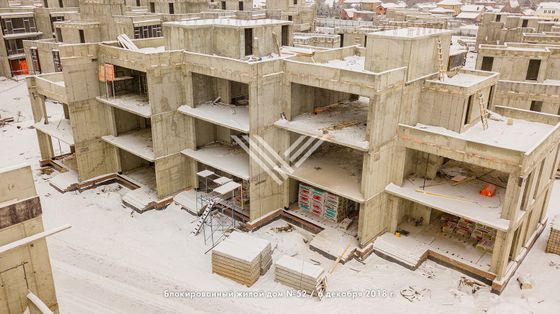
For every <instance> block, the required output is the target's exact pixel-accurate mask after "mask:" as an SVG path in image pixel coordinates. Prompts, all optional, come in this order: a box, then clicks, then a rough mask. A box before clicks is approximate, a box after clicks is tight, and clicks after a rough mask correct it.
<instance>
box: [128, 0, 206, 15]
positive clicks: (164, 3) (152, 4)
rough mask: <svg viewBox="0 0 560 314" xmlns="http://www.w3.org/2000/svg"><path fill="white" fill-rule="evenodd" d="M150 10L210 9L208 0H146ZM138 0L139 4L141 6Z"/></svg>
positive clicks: (171, 12)
mask: <svg viewBox="0 0 560 314" xmlns="http://www.w3.org/2000/svg"><path fill="white" fill-rule="evenodd" d="M144 2H145V3H146V4H144V5H147V6H148V12H151V13H163V14H189V13H200V12H202V11H205V10H208V1H207V0H144ZM140 4H141V3H140V1H137V6H140Z"/></svg>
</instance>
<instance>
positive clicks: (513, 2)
mask: <svg viewBox="0 0 560 314" xmlns="http://www.w3.org/2000/svg"><path fill="white" fill-rule="evenodd" d="M500 12H506V13H518V14H523V10H521V6H520V5H519V1H517V0H508V1H506V3H505V5H504V7H503V8H502V9H501V10H500Z"/></svg>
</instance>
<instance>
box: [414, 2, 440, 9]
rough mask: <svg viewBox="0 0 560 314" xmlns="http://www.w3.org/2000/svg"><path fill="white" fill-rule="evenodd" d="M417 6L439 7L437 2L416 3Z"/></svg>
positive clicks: (426, 7)
mask: <svg viewBox="0 0 560 314" xmlns="http://www.w3.org/2000/svg"><path fill="white" fill-rule="evenodd" d="M414 6H415V7H417V8H419V9H432V8H435V7H437V5H436V3H435V2H429V3H417V4H415V5H414Z"/></svg>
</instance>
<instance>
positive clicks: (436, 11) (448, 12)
mask: <svg viewBox="0 0 560 314" xmlns="http://www.w3.org/2000/svg"><path fill="white" fill-rule="evenodd" d="M428 12H430V13H432V14H434V15H449V16H454V15H455V11H454V10H452V9H445V8H441V7H437V8H435V9H432V10H430V11H428Z"/></svg>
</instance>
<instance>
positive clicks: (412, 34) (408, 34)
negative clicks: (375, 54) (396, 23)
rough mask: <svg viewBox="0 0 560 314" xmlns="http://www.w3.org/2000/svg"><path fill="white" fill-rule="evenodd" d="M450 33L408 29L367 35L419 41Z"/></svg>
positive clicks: (447, 31) (431, 29)
mask: <svg viewBox="0 0 560 314" xmlns="http://www.w3.org/2000/svg"><path fill="white" fill-rule="evenodd" d="M451 32H452V31H450V30H447V29H437V28H418V27H408V28H398V29H391V30H386V31H381V32H375V33H371V34H369V36H372V37H399V38H408V39H420V38H426V37H430V36H438V35H440V34H450V33H451Z"/></svg>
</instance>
